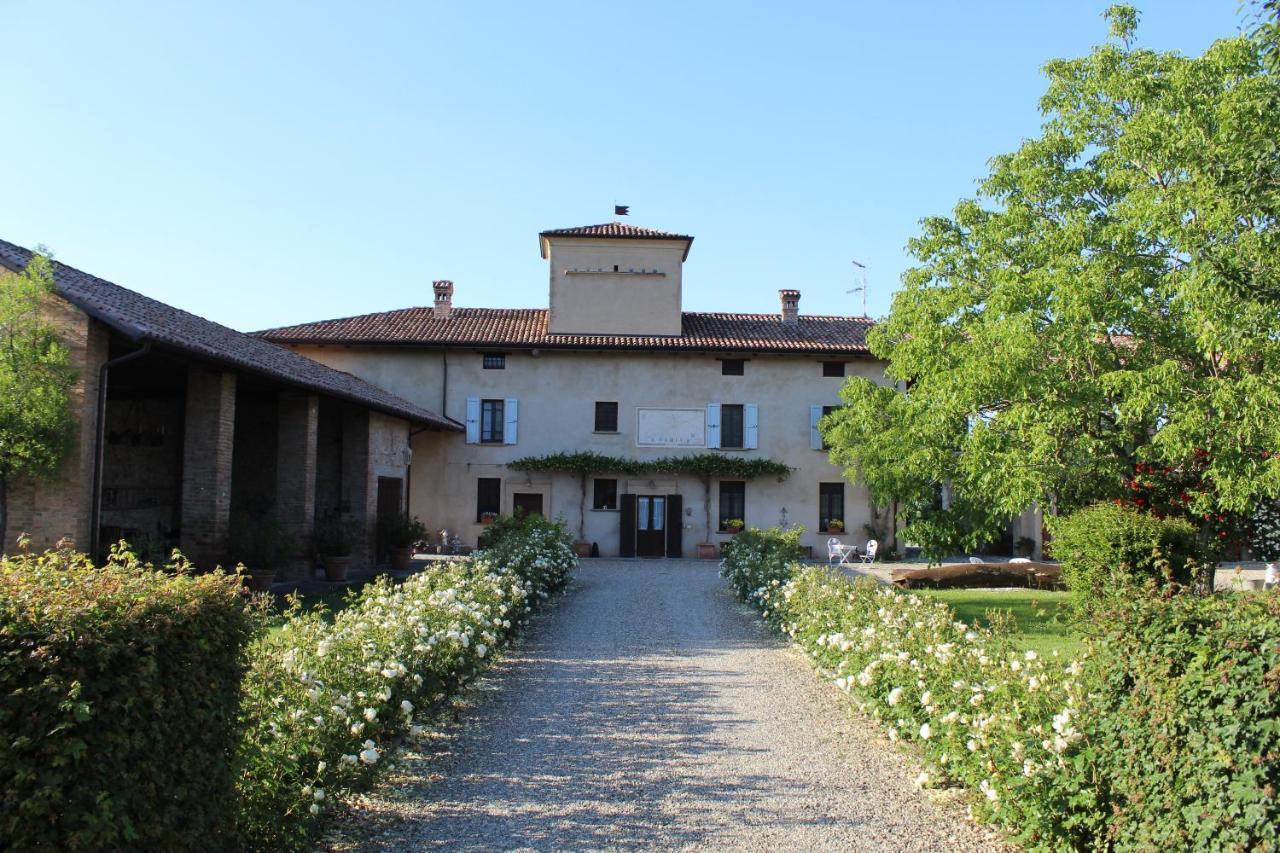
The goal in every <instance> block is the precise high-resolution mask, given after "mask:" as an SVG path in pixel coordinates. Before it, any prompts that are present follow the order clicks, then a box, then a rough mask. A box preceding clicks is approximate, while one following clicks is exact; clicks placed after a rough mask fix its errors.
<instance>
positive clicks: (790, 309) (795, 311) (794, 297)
mask: <svg viewBox="0 0 1280 853" xmlns="http://www.w3.org/2000/svg"><path fill="white" fill-rule="evenodd" d="M778 296H779V297H781V299H782V323H783V325H785V326H794V325H795V324H796V323H799V322H800V291H798V290H779V291H778Z"/></svg>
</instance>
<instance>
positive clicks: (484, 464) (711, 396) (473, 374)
mask: <svg viewBox="0 0 1280 853" xmlns="http://www.w3.org/2000/svg"><path fill="white" fill-rule="evenodd" d="M298 351H299V352H302V353H303V354H305V355H308V356H310V357H312V358H315V359H317V360H319V361H322V362H323V363H325V364H328V365H329V366H331V367H335V368H337V369H339V370H345V371H348V372H351V373H354V374H355V375H357V376H360V377H361V378H363V379H365V380H367V381H370V382H373V383H376V384H379V385H382V386H383V387H385V388H386V389H387V390H389V391H391V392H393V393H395V394H396V395H398V396H401V397H404V398H405V399H407V400H409V401H411V402H415V403H418V404H420V405H423V406H431V407H432V408H434V409H436V410H437V411H442V412H443V413H444V414H446V415H448V416H449V417H452V418H454V419H455V420H457V421H459V422H465V421H466V419H467V415H468V412H467V400H468V399H469V398H482V399H500V400H504V401H506V400H516V401H517V402H518V409H517V411H518V416H517V427H518V429H517V434H516V441H515V443H512V444H507V443H504V444H469V443H467V439H466V436H464V435H457V434H449V435H445V434H438V433H423V434H420V435H418V436H416V437H415V440H414V445H413V464H412V488H411V493H410V509H411V512H412V513H413V514H415V515H417V516H419V517H420V518H421V519H422V520H423V521H424V522H425V523H426V524H428V526H429V527H430V528H431V529H432V530H433V531H437V532H438V531H439V530H441V529H445V528H447V529H448V530H449V531H451V533H456V534H458V535H459V536H461V537H462V539H463V541H464V542H466V543H468V544H474V543H475V541H476V538H477V537H478V535H479V534H480V532H481V531H482V529H483V527H482V525H481V524H480V523H479V522H478V519H477V488H478V485H477V484H478V480H479V478H481V477H492V478H499V479H501V481H502V494H501V508H502V511H503V512H504V513H506V512H510V511H511V510H512V507H513V502H514V500H515V496H516V495H519V494H539V495H541V496H542V502H543V507H544V511H545V512H546V514H548V515H549V516H552V517H562V518H564V519H565V520H566V521H567V522H568V523H569V525H570V527H571V529H573V530H574V531H575V532H576V531H577V529H578V523H579V514H580V503H581V500H582V490H581V486H580V483H579V480H578V478H577V477H576V476H570V475H556V474H532V475H526V474H525V473H523V472H518V471H513V470H511V469H509V468H507V467H506V463H507V462H510V461H511V460H513V459H516V458H519V457H522V456H541V455H544V454H548V453H558V452H576V451H585V450H592V451H596V452H598V453H602V454H606V455H610V456H621V457H626V458H633V459H646V458H656V457H660V456H667V455H673V454H680V453H699V452H705V451H706V449H707V448H706V447H705V444H703V445H702V446H697V445H688V446H666V447H663V446H644V442H643V441H641V439H642V438H643V436H641V435H639V434H638V432H637V430H638V411H639V410H641V409H658V410H686V411H688V412H691V413H701V412H705V411H706V408H707V406H708V404H713V403H719V404H742V405H744V406H745V405H751V404H754V405H755V406H756V407H757V411H758V442H757V443H758V447H757V448H756V449H753V450H736V449H723V450H720V451H719V452H722V453H725V454H734V455H743V456H747V457H760V458H769V459H775V460H778V461H781V462H784V463H786V464H787V465H789V466H791V467H792V468H794V469H795V471H794V473H792V474H791V475H790V476H789V477H787V478H785V479H782V480H781V482H779V481H778V479H777V478H772V477H769V478H762V479H757V480H752V481H750V482H747V484H746V487H745V491H746V502H745V506H746V512H745V517H744V520H745V521H746V523H747V524H748V525H751V526H758V527H767V526H771V525H775V524H779V523H782V522H784V521H785V522H786V523H788V524H801V525H804V527H805V528H806V531H807V532H806V534H805V539H804V542H805V544H809V545H812V546H814V549H815V553H825V547H826V546H825V543H826V540H827V539H828V538H829V536H830V534H827V533H825V532H819V531H818V530H817V526H818V522H819V517H818V516H819V508H818V503H819V497H818V495H819V484H820V483H840V482H842V481H843V476H842V473H841V471H840V469H839V468H838V467H836V466H834V465H832V464H831V463H830V462H829V461H828V459H827V454H826V452H824V451H822V450H815V449H813V448H812V438H811V435H812V430H811V419H812V410H813V407H814V406H832V405H838V404H839V391H840V387H841V385H842V384H843V381H844V380H843V379H840V378H836V377H828V376H823V370H822V361H823V360H824V359H823V358H819V357H817V356H790V355H787V356H784V355H756V356H749V355H744V354H741V353H722V354H717V353H696V354H685V353H645V352H612V351H557V350H552V351H542V352H540V353H539V354H538V355H534V354H532V352H529V351H508V352H507V354H506V359H505V368H504V369H501V370H493V369H485V368H484V367H483V354H482V352H481V351H480V350H476V349H469V350H461V349H456V350H451V351H443V352H442V351H432V350H414V349H405V350H397V349H389V348H388V349H377V348H354V347H353V348H347V347H334V346H324V347H298ZM723 357H730V358H745V360H746V363H745V365H744V370H743V375H742V376H725V375H722V373H721V361H720V359H721V358H723ZM832 358H834V357H831V356H828V357H825V360H831V359H832ZM446 370H447V377H448V378H447V387H448V396H447V399H445V392H444V389H445V384H446V381H445V376H446ZM846 375H847V376H864V377H867V378H870V379H873V380H875V381H885V379H884V364H883V362H879V361H876V360H873V359H867V358H851V359H849V360H847V362H846ZM597 401H602V402H616V403H617V404H618V431H617V432H616V433H598V432H595V431H594V427H595V403H596V402H597ZM598 476H599V477H601V478H616V479H618V487H617V488H618V492H619V493H626V492H629V493H633V494H680V495H682V496H683V507H684V517H683V519H682V525H683V536H682V539H683V551H684V553H685V554H686V555H692V554H694V553H695V552H696V545H697V544H698V543H700V542H724V541H727V540H728V539H729V538H730V535H731V534H725V533H721V532H719V530H718V527H719V523H718V522H719V506H718V495H719V482H718V481H716V482H713V483H712V489H711V507H710V508H711V527H712V529H711V531H710V532H708V530H707V522H706V511H705V510H706V503H705V498H704V495H703V490H704V487H703V484H702V482H701V480H699V479H697V478H693V477H688V478H686V477H670V476H658V477H653V478H649V477H625V476H620V475H616V474H608V473H601V474H600V475H598ZM592 503H593V484H591V483H589V484H588V488H587V495H586V512H585V525H584V530H583V538H584V539H585V540H586V541H588V542H595V543H598V544H599V546H600V551H601V553H602V554H605V555H612V554H616V553H618V544H619V535H620V531H619V523H620V522H619V512H617V511H614V510H593V509H592ZM844 503H845V512H844V516H845V518H844V520H845V524H846V534H845V535H843V536H841V539H842V540H844V541H846V542H858V543H860V542H862V541H865V539H866V538H867V534H866V532H865V530H864V525H865V524H869V523H871V522H872V512H871V506H870V503H869V501H868V499H867V495H866V491H865V490H864V489H863V488H862V487H861V486H855V485H852V484H849V483H845V484H844ZM784 510H785V514H784ZM881 526H883V522H882V521H881Z"/></svg>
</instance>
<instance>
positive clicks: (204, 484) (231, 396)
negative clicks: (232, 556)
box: [182, 366, 236, 568]
mask: <svg viewBox="0 0 1280 853" xmlns="http://www.w3.org/2000/svg"><path fill="white" fill-rule="evenodd" d="M235 422H236V375H235V374H234V373H227V372H222V371H216V370H208V369H205V368H202V367H197V366H192V367H191V368H190V370H189V371H188V374H187V407H186V435H185V438H184V443H183V448H182V551H183V553H184V554H186V555H187V557H188V558H189V559H191V560H192V561H193V562H195V564H196V565H197V566H199V567H200V568H209V567H212V566H213V565H216V564H218V563H220V562H221V561H222V560H224V559H225V557H226V552H227V544H228V534H229V532H230V524H231V470H232V469H231V465H232V456H233V450H234V443H235V441H234V439H235Z"/></svg>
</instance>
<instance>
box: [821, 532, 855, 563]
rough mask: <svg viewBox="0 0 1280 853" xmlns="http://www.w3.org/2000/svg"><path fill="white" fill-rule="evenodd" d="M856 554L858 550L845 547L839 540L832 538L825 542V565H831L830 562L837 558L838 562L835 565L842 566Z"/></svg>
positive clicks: (850, 546)
mask: <svg viewBox="0 0 1280 853" xmlns="http://www.w3.org/2000/svg"><path fill="white" fill-rule="evenodd" d="M856 553H858V549H857V548H855V547H853V546H852V545H845V544H844V543H842V542H841V541H840V540H839V539H837V538H836V537H834V536H832V537H831V538H830V539H828V540H827V565H828V566H829V565H831V561H832V560H835V559H837V558H839V560H840V562H839V563H837V564H836V565H839V566H843V565H844V564H845V563H847V562H848V561H849V558H850V557H852V556H853V555H854V554H856Z"/></svg>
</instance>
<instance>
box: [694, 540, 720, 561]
mask: <svg viewBox="0 0 1280 853" xmlns="http://www.w3.org/2000/svg"><path fill="white" fill-rule="evenodd" d="M715 558H716V544H715V543H714V542H699V543H698V559H699V560H714V559H715Z"/></svg>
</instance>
